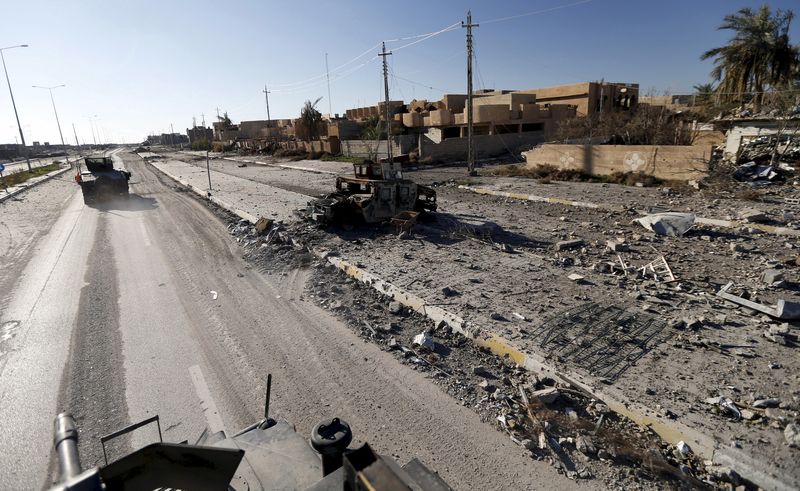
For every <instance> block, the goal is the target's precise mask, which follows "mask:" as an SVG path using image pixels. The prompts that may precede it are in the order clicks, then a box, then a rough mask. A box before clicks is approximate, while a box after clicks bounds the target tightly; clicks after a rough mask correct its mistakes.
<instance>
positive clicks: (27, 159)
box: [0, 44, 31, 172]
mask: <svg viewBox="0 0 800 491" xmlns="http://www.w3.org/2000/svg"><path fill="white" fill-rule="evenodd" d="M27 47H28V45H27V44H20V45H17V46H7V47H5V48H0V59H2V60H3V71H4V72H5V74H6V83H7V84H8V93H9V94H11V105H12V106H13V107H14V116H15V117H16V118H17V128H18V129H19V137H20V139H21V140H22V151H23V152H24V153H25V160H26V161H27V162H28V172H30V171H31V158H30V156H29V155H28V148H27V147H26V146H25V135H23V134H22V125H21V124H19V114H18V113H17V103H16V102H14V92H13V91H12V90H11V80H9V78H8V70H7V69H6V57H5V56H4V55H3V51H5V50H7V49H14V48H27Z"/></svg>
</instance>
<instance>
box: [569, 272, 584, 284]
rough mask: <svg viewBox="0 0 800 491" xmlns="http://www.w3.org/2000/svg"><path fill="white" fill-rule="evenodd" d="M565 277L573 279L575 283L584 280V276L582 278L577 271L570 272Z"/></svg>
mask: <svg viewBox="0 0 800 491" xmlns="http://www.w3.org/2000/svg"><path fill="white" fill-rule="evenodd" d="M567 279H568V280H570V281H574V282H575V283H583V280H585V279H586V278H584V277H583V276H582V275H579V274H578V273H572V274H570V275H569V276H567Z"/></svg>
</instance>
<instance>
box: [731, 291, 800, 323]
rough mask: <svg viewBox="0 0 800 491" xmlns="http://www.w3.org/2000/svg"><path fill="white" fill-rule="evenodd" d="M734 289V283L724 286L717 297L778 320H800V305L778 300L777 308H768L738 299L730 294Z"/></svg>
mask: <svg viewBox="0 0 800 491" xmlns="http://www.w3.org/2000/svg"><path fill="white" fill-rule="evenodd" d="M732 287H733V282H730V283H728V284H727V285H725V286H723V287H722V288H721V289H720V291H718V292H717V296H718V297H720V298H724V299H725V300H728V301H729V302H733V303H735V304H738V305H741V306H743V307H747V308H749V309H752V310H756V311H758V312H761V313H764V314H767V315H769V316H772V317H775V318H776V319H783V320H796V319H800V303H797V302H789V301H786V300H783V299H780V300H778V303H777V304H776V305H775V307H767V306H766V305H762V304H760V303H756V302H751V301H750V300H747V299H746V298H742V297H737V296H736V295H732V294H730V293H728V290H730V289H731V288H732Z"/></svg>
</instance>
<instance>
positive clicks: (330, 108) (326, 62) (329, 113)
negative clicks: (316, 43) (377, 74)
mask: <svg viewBox="0 0 800 491" xmlns="http://www.w3.org/2000/svg"><path fill="white" fill-rule="evenodd" d="M384 59H385V58H384ZM325 78H326V79H327V80H328V116H329V117H331V118H332V117H333V104H332V103H331V74H330V72H329V71H328V53H325Z"/></svg>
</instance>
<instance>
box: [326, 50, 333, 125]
mask: <svg viewBox="0 0 800 491" xmlns="http://www.w3.org/2000/svg"><path fill="white" fill-rule="evenodd" d="M325 78H326V79H327V80H328V116H330V117H333V104H332V103H331V74H330V72H329V71H328V53H325Z"/></svg>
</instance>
